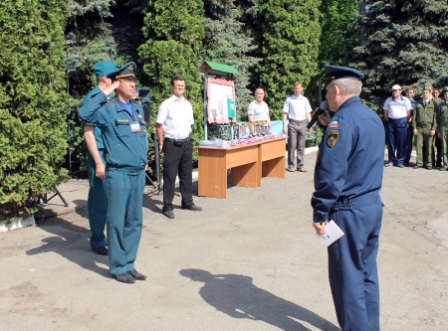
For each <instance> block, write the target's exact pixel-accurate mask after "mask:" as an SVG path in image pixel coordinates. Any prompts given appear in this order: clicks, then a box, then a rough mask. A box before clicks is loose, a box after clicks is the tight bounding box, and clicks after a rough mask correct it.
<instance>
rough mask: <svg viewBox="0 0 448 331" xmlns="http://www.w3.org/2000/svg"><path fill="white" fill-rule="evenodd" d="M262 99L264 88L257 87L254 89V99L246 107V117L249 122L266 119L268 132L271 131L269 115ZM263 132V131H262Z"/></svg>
mask: <svg viewBox="0 0 448 331" xmlns="http://www.w3.org/2000/svg"><path fill="white" fill-rule="evenodd" d="M263 99H264V90H263V89H262V88H261V87H259V88H257V89H256V90H255V100H254V101H252V102H251V103H250V104H249V106H248V107H247V117H248V119H249V122H253V121H266V126H268V127H269V133H272V124H271V117H270V116H269V107H268V105H267V103H266V102H264V101H263ZM264 132H265V131H264Z"/></svg>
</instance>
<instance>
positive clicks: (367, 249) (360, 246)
mask: <svg viewBox="0 0 448 331" xmlns="http://www.w3.org/2000/svg"><path fill="white" fill-rule="evenodd" d="M346 207H348V208H341V210H336V211H335V210H334V209H333V211H332V215H331V216H332V219H333V220H334V221H335V222H336V223H337V224H338V225H339V227H340V228H341V229H342V231H343V232H344V233H345V235H344V236H342V238H341V239H339V240H338V241H336V242H335V243H334V244H332V245H330V246H329V247H328V261H329V263H328V264H329V266H328V267H329V276H330V285H331V292H332V295H333V301H334V305H335V309H336V315H337V318H338V322H339V325H340V326H341V329H342V330H344V331H378V330H379V329H380V322H379V311H380V308H379V306H380V305H379V300H380V296H379V285H378V273H377V264H376V257H377V253H378V237H379V233H380V228H381V219H382V215H383V207H382V203H381V200H380V198H379V196H378V198H377V199H375V200H373V201H371V204H370V205H367V206H361V207H356V206H353V205H351V204H348V205H346Z"/></svg>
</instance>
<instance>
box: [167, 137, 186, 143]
mask: <svg viewBox="0 0 448 331" xmlns="http://www.w3.org/2000/svg"><path fill="white" fill-rule="evenodd" d="M165 141H177V142H180V143H187V142H189V141H190V137H187V138H184V139H173V138H165Z"/></svg>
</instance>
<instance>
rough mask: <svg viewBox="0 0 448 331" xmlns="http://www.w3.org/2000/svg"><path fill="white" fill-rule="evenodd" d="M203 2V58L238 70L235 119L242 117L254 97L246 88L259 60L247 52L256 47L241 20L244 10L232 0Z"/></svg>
mask: <svg viewBox="0 0 448 331" xmlns="http://www.w3.org/2000/svg"><path fill="white" fill-rule="evenodd" d="M204 4H205V9H206V10H205V16H206V17H205V18H204V27H205V38H204V44H203V49H204V50H203V53H204V59H206V60H211V61H216V62H219V63H224V64H228V65H231V66H233V67H235V68H236V69H237V70H238V71H239V72H240V74H241V75H240V76H237V77H236V79H235V93H236V107H237V116H238V118H241V117H245V116H247V106H248V104H249V103H250V102H251V101H252V99H253V93H252V92H251V91H250V90H249V88H248V85H249V80H250V75H251V70H252V69H253V68H254V67H255V66H256V65H257V64H258V63H259V62H260V59H258V58H256V57H254V56H251V55H250V53H251V52H253V51H254V50H255V49H256V48H257V46H256V45H255V44H254V38H253V37H251V36H250V34H249V32H248V31H247V29H246V28H245V26H244V24H243V23H241V21H240V20H241V18H242V15H244V12H245V9H244V8H242V7H241V6H239V7H237V6H236V1H232V0H206V1H205V3H204ZM251 7H252V6H251ZM248 10H250V8H249V9H248Z"/></svg>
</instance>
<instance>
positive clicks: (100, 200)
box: [87, 149, 106, 248]
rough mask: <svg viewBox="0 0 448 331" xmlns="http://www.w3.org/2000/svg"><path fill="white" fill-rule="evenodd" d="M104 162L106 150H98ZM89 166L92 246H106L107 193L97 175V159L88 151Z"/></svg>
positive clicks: (88, 200)
mask: <svg viewBox="0 0 448 331" xmlns="http://www.w3.org/2000/svg"><path fill="white" fill-rule="evenodd" d="M98 152H99V154H100V157H101V159H102V160H103V162H104V164H106V162H105V161H104V150H102V149H100V150H98ZM87 160H88V166H89V185H90V189H89V197H88V199H87V210H88V211H89V225H90V231H91V233H92V236H91V237H90V246H91V247H92V248H98V247H102V246H106V236H105V235H104V229H105V227H106V195H105V193H104V186H103V180H102V179H99V178H98V177H96V176H95V161H94V160H93V158H92V155H90V153H89V152H87Z"/></svg>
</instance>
